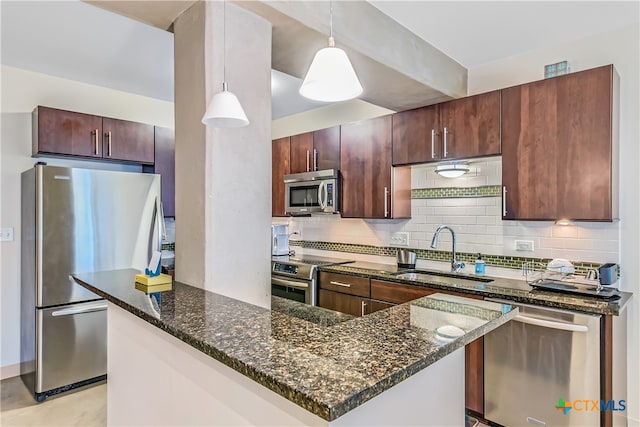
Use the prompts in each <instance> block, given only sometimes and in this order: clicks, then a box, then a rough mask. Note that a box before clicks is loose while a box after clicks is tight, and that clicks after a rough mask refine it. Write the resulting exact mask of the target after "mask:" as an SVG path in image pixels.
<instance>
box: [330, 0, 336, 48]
mask: <svg viewBox="0 0 640 427" xmlns="http://www.w3.org/2000/svg"><path fill="white" fill-rule="evenodd" d="M335 45H336V42H335V40H334V38H333V2H332V1H331V0H329V47H334V46H335Z"/></svg>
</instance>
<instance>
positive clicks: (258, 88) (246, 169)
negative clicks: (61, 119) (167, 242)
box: [174, 1, 271, 306]
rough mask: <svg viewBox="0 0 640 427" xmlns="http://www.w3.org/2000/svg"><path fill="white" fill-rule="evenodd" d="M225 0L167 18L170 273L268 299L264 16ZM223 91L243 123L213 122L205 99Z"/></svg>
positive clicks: (267, 42)
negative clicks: (172, 159)
mask: <svg viewBox="0 0 640 427" xmlns="http://www.w3.org/2000/svg"><path fill="white" fill-rule="evenodd" d="M223 8H224V3H223V2H218V1H211V2H208V1H207V2H197V3H195V4H194V6H193V7H191V8H190V9H188V10H187V11H185V12H184V13H183V14H182V15H180V17H178V19H177V20H176V21H175V22H174V34H175V91H176V93H175V111H176V113H175V114H176V122H175V126H176V280H179V281H182V282H184V283H188V284H191V285H194V286H201V287H203V288H205V289H208V290H211V291H213V292H217V293H220V294H223V295H227V296H230V297H233V298H237V299H240V300H243V301H247V302H250V303H254V304H258V305H262V306H269V303H270V294H271V281H270V280H271V279H270V258H271V253H270V245H269V241H270V224H271V161H270V159H271V24H270V23H269V22H268V21H266V20H265V19H263V18H261V17H259V16H257V15H255V14H253V13H251V12H249V11H247V10H244V9H242V8H239V7H237V6H235V5H233V4H232V3H230V2H228V3H227V4H226V49H225V48H224V46H223V45H224V40H225V37H224V32H223V28H224V25H223V23H224V21H223V20H224V14H223ZM225 62H226V81H227V83H228V85H229V90H230V91H231V92H233V93H235V94H236V95H237V96H238V99H239V100H240V103H241V104H242V106H243V107H244V110H245V112H246V114H247V117H248V118H249V121H250V124H249V125H248V126H246V127H243V128H231V129H214V128H206V127H205V126H204V125H203V124H202V123H201V121H200V120H201V118H202V116H203V114H204V112H205V109H206V104H207V102H208V101H209V100H210V99H211V97H212V96H213V95H214V94H215V93H216V92H218V91H220V90H221V88H222V81H223V73H224V65H225Z"/></svg>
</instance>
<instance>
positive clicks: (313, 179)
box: [284, 169, 340, 215]
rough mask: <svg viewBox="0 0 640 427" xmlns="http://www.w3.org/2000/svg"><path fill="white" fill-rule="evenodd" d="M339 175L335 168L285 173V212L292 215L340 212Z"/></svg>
mask: <svg viewBox="0 0 640 427" xmlns="http://www.w3.org/2000/svg"><path fill="white" fill-rule="evenodd" d="M339 175H340V173H339V172H338V171H337V170H335V169H326V170H321V171H315V172H304V173H295V174H291V175H285V176H284V207H285V212H286V213H289V214H292V215H296V214H297V215H303V214H309V213H314V212H322V213H338V212H340V209H339V206H338V204H339V200H340V178H339Z"/></svg>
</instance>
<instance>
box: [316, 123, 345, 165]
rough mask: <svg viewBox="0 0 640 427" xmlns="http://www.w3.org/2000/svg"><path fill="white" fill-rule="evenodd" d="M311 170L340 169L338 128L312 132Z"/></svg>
mask: <svg viewBox="0 0 640 427" xmlns="http://www.w3.org/2000/svg"><path fill="white" fill-rule="evenodd" d="M313 164H314V169H313V170H325V169H340V126H334V127H332V128H327V129H321V130H317V131H315V132H313Z"/></svg>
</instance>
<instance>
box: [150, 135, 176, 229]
mask: <svg viewBox="0 0 640 427" xmlns="http://www.w3.org/2000/svg"><path fill="white" fill-rule="evenodd" d="M154 134H155V138H154V139H155V161H154V172H155V173H157V174H159V175H160V176H161V183H162V208H163V210H164V216H171V217H175V216H176V196H175V193H176V191H175V189H176V172H175V171H176V161H175V158H176V157H175V152H176V151H175V133H174V131H173V129H170V128H163V127H159V126H156V127H155V129H154Z"/></svg>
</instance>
